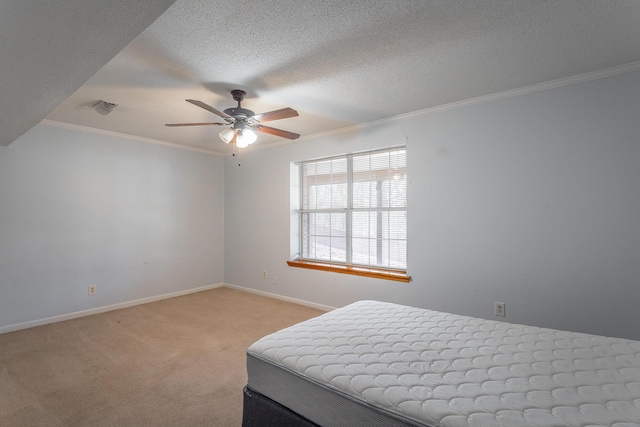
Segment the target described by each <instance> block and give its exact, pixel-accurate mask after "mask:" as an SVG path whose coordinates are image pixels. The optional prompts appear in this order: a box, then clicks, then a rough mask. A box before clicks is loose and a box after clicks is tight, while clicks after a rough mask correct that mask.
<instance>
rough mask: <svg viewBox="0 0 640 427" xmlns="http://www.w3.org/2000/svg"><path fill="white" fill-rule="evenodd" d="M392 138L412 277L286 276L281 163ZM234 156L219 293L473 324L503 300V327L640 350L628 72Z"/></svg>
mask: <svg viewBox="0 0 640 427" xmlns="http://www.w3.org/2000/svg"><path fill="white" fill-rule="evenodd" d="M405 140H406V141H407V145H408V156H409V172H408V173H409V193H408V197H409V239H410V240H409V259H408V265H409V267H408V270H409V274H410V275H411V276H412V278H413V281H412V282H410V283H408V284H401V283H396V282H391V281H384V280H378V279H368V278H360V277H354V276H346V275H339V274H336V273H328V272H320V271H312V270H303V269H296V268H291V267H288V266H287V265H286V263H285V261H286V260H287V259H288V258H289V254H290V239H289V236H290V220H289V218H290V164H291V162H293V161H297V160H304V159H308V158H314V157H318V156H324V155H331V154H338V153H347V152H354V151H359V150H364V149H368V148H379V147H384V146H390V145H396V144H400V143H403V142H405ZM241 160H242V166H241V167H238V166H237V165H236V159H233V158H227V159H225V194H226V196H225V224H226V232H225V282H227V283H230V284H233V285H237V286H242V287H247V288H251V289H255V290H258V291H264V292H272V293H277V294H281V295H283V296H287V297H291V298H299V299H303V300H308V301H312V302H315V303H318V304H325V305H329V306H342V305H344V304H348V303H350V302H353V301H356V300H359V299H379V300H385V301H391V302H398V303H403V304H409V305H415V306H421V307H426V308H431V309H436V310H441V311H447V312H453V313H459V314H464V315H471V316H477V317H484V318H494V316H493V302H494V301H503V302H505V303H506V312H507V316H506V319H505V320H507V321H510V322H515V323H525V324H532V325H537V326H544V327H552V328H559V329H568V330H573V331H579V332H588V333H595V334H603V335H613V336H619V337H627V338H634V339H640V310H639V309H638V304H639V301H640V166H639V165H640V73H639V72H635V73H629V74H624V75H620V76H615V77H610V78H606V79H600V80H594V81H591V82H586V83H579V84H573V85H570V86H564V87H560V88H556V89H551V90H546V91H541V92H536V93H531V94H526V95H520V96H516V97H511V98H506V99H502V100H494V101H489V102H484V103H482V104H478V105H469V106H465V107H461V108H456V109H451V110H447V111H440V112H433V113H429V114H422V115H415V116H413V117H412V118H405V119H401V120H394V121H388V122H386V123H384V124H379V125H378V126H370V127H367V128H363V129H360V130H354V131H352V132H346V133H342V134H336V135H332V136H324V137H318V138H311V139H307V140H302V141H300V142H298V143H295V144H292V145H282V146H276V147H272V148H269V149H265V150H256V151H253V152H250V153H247V154H244V155H243V156H242V159H241ZM265 269H266V270H268V272H269V275H270V278H269V279H266V280H265V279H263V278H262V271H263V270H265ZM273 276H276V277H277V285H274V284H273V283H274V279H273ZM498 320H501V318H498Z"/></svg>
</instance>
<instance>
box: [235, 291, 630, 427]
mask: <svg viewBox="0 0 640 427" xmlns="http://www.w3.org/2000/svg"><path fill="white" fill-rule="evenodd" d="M247 371H248V383H247V386H246V387H245V389H244V410H243V427H258V426H260V427H271V426H273V427H276V426H277V427H299V426H303V427H311V426H326V427H330V426H350V427H365V426H366V427H375V426H385V427H407V426H428V427H462V426H465V427H490V426H491V427H493V426H505V427H507V426H508V427H520V426H544V427H552V426H553V427H555V426H563V427H566V426H569V427H573V426H580V427H592V426H610V427H632V426H633V427H640V341H631V340H625V339H621V338H609V337H603V336H597V335H589V334H581V333H573V332H566V331H559V330H553V329H544V328H538V327H531V326H524V325H516V324H510V323H506V322H497V321H491V320H484V319H478V318H472V317H465V316H459V315H454V314H449V313H441V312H437V311H431V310H425V309H420V308H414V307H407V306H402V305H397V304H391V303H384V302H378V301H360V302H357V303H354V304H350V305H348V306H346V307H343V308H340V309H337V310H334V311H331V312H328V313H325V314H323V315H321V316H319V317H316V318H313V319H310V320H307V321H305V322H302V323H299V324H297V325H294V326H292V327H289V328H286V329H283V330H281V331H279V332H276V333H274V334H271V335H268V336H266V337H264V338H262V339H260V340H258V341H257V342H255V343H253V344H252V345H251V346H250V347H249V348H248V350H247Z"/></svg>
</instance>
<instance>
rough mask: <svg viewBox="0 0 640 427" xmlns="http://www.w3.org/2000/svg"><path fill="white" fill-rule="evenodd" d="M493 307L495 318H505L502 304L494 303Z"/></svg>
mask: <svg viewBox="0 0 640 427" xmlns="http://www.w3.org/2000/svg"><path fill="white" fill-rule="evenodd" d="M493 307H494V312H495V315H496V316H500V317H504V316H506V314H505V311H504V303H503V302H498V301H496V302H495V303H494V306H493Z"/></svg>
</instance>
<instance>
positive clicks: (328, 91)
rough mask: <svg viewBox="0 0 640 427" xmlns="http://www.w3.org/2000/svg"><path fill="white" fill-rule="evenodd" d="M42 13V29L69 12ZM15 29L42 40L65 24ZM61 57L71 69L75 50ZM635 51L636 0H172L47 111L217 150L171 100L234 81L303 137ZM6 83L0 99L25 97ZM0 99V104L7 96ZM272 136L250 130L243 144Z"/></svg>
mask: <svg viewBox="0 0 640 427" xmlns="http://www.w3.org/2000/svg"><path fill="white" fill-rule="evenodd" d="M79 1H81V2H82V4H83V5H84V4H85V2H86V0H76V1H74V2H69V3H77V2H79ZM16 3H17V2H16ZM20 3H22V2H20ZM25 3H30V2H25ZM45 3H46V2H41V4H45ZM58 3H59V2H58ZM87 3H88V2H87ZM111 3H113V2H111ZM119 3H122V4H123V5H124V4H127V2H126V1H122V2H119ZM138 3H143V2H142V1H139V2H138ZM144 3H154V2H153V1H146V2H144ZM165 3H166V2H165ZM46 4H48V3H46ZM91 4H92V5H91V7H93V8H95V9H96V15H98V14H100V13H104V11H103V10H100V9H104V6H100V4H101V3H100V2H97V1H92V2H91ZM2 7H3V8H4V7H5V6H2ZM158 8H159V7H155V8H154V11H157V9H158ZM107 9H111V8H107ZM34 12H36V11H34ZM37 12H38V14H40V15H42V11H37ZM49 12H50V11H49ZM151 15H153V13H151ZM48 16H49V17H52V18H53V19H54V20H55V21H57V22H55V23H47V25H48V26H49V27H55V28H63V27H64V28H67V27H66V26H73V25H72V24H75V21H76V20H77V19H78V17H77V16H74V15H73V14H72V13H70V11H65V14H64V16H63V14H62V13H54V14H53V16H52V14H51V13H49V14H48ZM4 19H5V18H4V16H3V17H2V20H3V21H4ZM110 22H111V24H112V27H113V28H114V31H116V32H120V31H121V28H120V24H119V22H118V23H117V24H116V22H117V21H113V20H111V21H110ZM27 23H28V22H27ZM2 24H3V25H4V22H2ZM29 25H31V24H29ZM92 25H95V23H94V24H92ZM76 27H78V28H77V29H76V30H74V31H76V33H77V34H78V37H80V36H83V33H82V30H83V28H82V26H77V25H76ZM84 30H85V31H86V28H84ZM29 31H31V32H33V33H34V34H35V35H34V36H33V37H49V38H52V41H50V42H49V44H51V43H53V41H54V40H55V43H65V42H68V39H69V37H70V35H65V34H63V35H64V36H65V38H64V39H62V40H57V38H58V34H54V33H51V32H50V31H49V32H46V33H42V31H43V30H42V29H41V28H40V26H36V25H31V26H30V27H29ZM69 31H70V30H69ZM66 32H67V30H65V33H66ZM84 36H86V33H84ZM3 44H4V42H3ZM23 44H24V43H23ZM26 48H27V49H30V46H29V45H26ZM15 49H17V48H15ZM74 49H77V48H74ZM19 53H20V52H17V51H16V52H15V54H16V55H18V54H19ZM3 56H4V55H2V56H0V59H3ZM49 56H51V55H49ZM106 56H108V55H106ZM112 56H113V55H112ZM16 57H17V56H16ZM103 57H104V55H103ZM72 59H73V62H72V64H73V67H77V68H83V60H84V59H85V58H84V55H83V53H82V51H80V50H77V54H76V55H75V56H73V57H72ZM15 60H16V59H14V61H15ZM638 60H640V1H637V0H477V1H471V0H430V1H428V0H415V1H412V0H375V1H374V0H352V1H344V0H335V1H333V0H322V1H320V0H315V1H300V0H272V1H268V2H266V1H265V2H257V1H253V0H252V1H249V0H235V1H231V2H229V1H224V2H223V1H218V0H178V1H176V2H175V3H174V4H173V5H172V6H171V7H170V8H169V9H168V10H166V12H165V13H164V14H162V15H161V16H160V17H159V18H158V19H157V20H156V21H155V22H153V24H151V25H150V26H149V27H148V28H147V30H146V31H144V32H143V33H142V35H140V36H139V37H138V38H137V39H136V40H135V41H133V42H132V43H131V44H129V45H128V46H127V47H125V48H124V49H123V50H122V51H121V52H120V53H119V54H117V55H116V56H115V58H113V59H112V60H111V61H110V62H108V63H106V65H105V66H104V67H102V68H101V69H100V70H99V71H97V73H95V75H93V77H91V78H90V79H89V81H88V82H86V84H84V86H82V87H81V88H80V89H79V90H77V91H76V92H75V93H73V94H72V95H71V94H68V93H66V92H65V93H64V98H66V97H67V96H68V98H67V99H66V100H65V101H64V102H62V100H60V102H59V104H60V105H59V106H58V108H57V109H56V110H55V111H53V112H51V114H49V116H48V119H49V120H52V121H57V122H62V123H68V124H74V125H81V126H86V127H91V128H96V129H102V130H107V131H111V132H118V133H124V134H128V135H133V136H137V137H142V138H148V139H153V140H157V141H163V142H169V143H173V144H180V145H185V146H187V147H190V148H196V149H201V150H207V151H212V152H220V153H227V152H228V146H226V145H225V144H223V143H222V142H221V141H220V140H219V139H218V137H217V133H218V132H220V130H222V128H220V127H190V128H169V127H165V126H164V124H165V123H176V122H210V121H219V118H218V117H217V116H215V115H213V114H212V113H209V112H207V111H205V110H203V109H201V108H198V107H196V106H194V105H192V104H189V103H187V102H185V99H187V98H193V99H198V100H201V101H204V102H206V103H208V104H210V105H212V106H213V107H215V108H217V109H218V110H223V109H225V108H228V107H233V106H235V105H236V104H235V102H234V101H233V100H232V98H231V95H230V93H229V92H230V90H231V89H236V88H239V89H244V90H246V91H247V93H248V96H247V99H246V100H245V102H243V107H245V108H249V109H251V110H253V111H255V112H256V113H261V112H266V111H270V110H275V109H279V108H283V107H291V108H294V109H296V110H297V111H298V112H299V113H300V116H299V117H295V118H289V119H284V120H280V121H277V122H270V123H269V125H270V126H273V127H277V128H282V129H286V130H289V131H293V132H296V133H300V134H302V135H303V137H304V136H309V135H313V134H317V133H322V132H328V131H333V130H337V129H341V128H344V127H349V126H353V125H356V124H361V123H367V122H371V121H375V120H379V119H382V118H386V117H391V116H396V115H401V114H404V113H408V112H412V111H417V110H421V109H425V108H430V107H434V106H438V105H444V104H449V103H452V102H456V101H461V100H465V99H471V98H475V97H479V96H484V95H488V94H492V93H497V92H502V91H506V90H510V89H515V88H520V87H524V86H530V85H534V84H538V83H542V82H548V81H552V80H556V79H560V78H564V77H569V76H574V75H578V74H582V73H587V72H592V71H596V70H602V69H606V68H610V67H614V66H618V65H622V64H629V63H632V62H636V61H638ZM46 61H47V62H44V60H43V62H42V63H41V64H40V65H41V67H43V68H47V67H51V64H53V65H54V67H53V72H54V73H56V74H58V73H59V72H60V71H62V72H63V73H65V75H70V76H74V75H75V74H76V72H75V71H74V70H70V69H69V68H70V66H67V67H61V66H58V65H59V64H57V62H59V61H58V60H57V59H56V58H51V57H47V58H46ZM65 61H67V62H69V59H68V58H67V59H65ZM105 62H106V61H105ZM84 68H90V67H84ZM85 74H86V73H85ZM3 79H4V78H3ZM29 79H31V76H29ZM35 80H36V81H35V82H34V83H37V84H39V85H40V86H42V83H43V82H42V81H41V77H39V76H35ZM85 80H86V79H85ZM60 81H64V77H60V76H58V78H57V80H54V81H52V82H48V81H47V82H46V83H47V84H49V85H54V84H55V85H57V84H59V82H60ZM47 89H50V90H55V89H56V87H55V86H51V87H47ZM22 90H30V88H24V87H21V88H20V91H22ZM19 95H20V92H19V91H16V93H15V94H14V96H12V102H11V106H15V105H16V103H17V105H18V111H21V110H24V109H30V108H31V105H32V103H31V101H29V102H26V101H23V100H22V99H21V96H19ZM69 95H70V96H69ZM3 98H4V94H3ZM56 99H57V98H56ZM99 99H103V100H105V101H108V102H113V103H116V104H118V107H117V108H116V110H115V111H114V112H112V113H111V114H110V115H108V116H101V115H98V114H97V113H96V112H95V111H93V109H91V107H90V105H91V104H93V103H95V102H96V101H97V100H99ZM1 102H2V105H1V110H0V113H2V114H6V113H7V112H8V110H10V109H11V108H13V107H10V106H9V105H6V104H7V103H6V102H5V100H2V101H1ZM49 104H50V103H49ZM53 108H55V106H54V107H52V108H51V110H53ZM2 124H3V126H4V124H5V123H4V122H3V123H2ZM34 124H35V123H34ZM275 141H280V139H279V138H277V137H274V136H270V135H266V134H260V135H259V138H258V142H257V143H256V145H262V146H264V145H266V144H268V143H273V142H275Z"/></svg>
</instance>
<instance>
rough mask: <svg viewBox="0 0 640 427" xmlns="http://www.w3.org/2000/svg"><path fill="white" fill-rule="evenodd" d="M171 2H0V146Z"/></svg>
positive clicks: (77, 84) (44, 114)
mask: <svg viewBox="0 0 640 427" xmlns="http://www.w3.org/2000/svg"><path fill="white" fill-rule="evenodd" d="M173 1H174V0H113V1H108V2H105V1H103V0H56V1H2V2H0V145H8V144H10V143H11V142H13V141H14V140H16V139H17V138H19V137H20V136H21V135H22V134H24V133H25V132H27V131H28V130H29V129H31V128H32V127H33V126H35V125H36V124H38V123H39V122H40V121H41V120H42V119H44V118H45V117H47V115H48V114H49V113H51V112H52V111H53V110H54V109H55V108H56V107H58V106H59V105H60V104H61V103H62V102H64V101H65V100H66V99H67V98H68V97H69V96H71V95H72V94H73V93H74V92H75V91H76V90H77V89H78V88H80V87H81V86H82V85H83V84H84V83H85V82H86V81H87V80H88V79H89V78H91V76H93V75H94V74H95V73H96V72H97V71H98V70H99V69H100V68H101V67H102V66H103V65H104V64H106V63H107V62H108V61H109V60H110V59H112V58H113V57H114V56H116V55H117V54H118V52H120V51H121V50H122V49H123V48H125V47H126V46H127V45H128V44H129V43H131V41H133V40H134V39H135V38H136V37H137V36H138V35H139V34H140V33H142V32H143V31H144V30H145V29H146V28H147V27H148V26H149V25H150V24H151V23H152V22H153V21H155V20H156V18H158V17H159V16H160V15H161V14H162V13H163V12H164V11H165V10H166V9H167V8H168V7H169V6H170V5H171V4H172V3H173Z"/></svg>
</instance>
